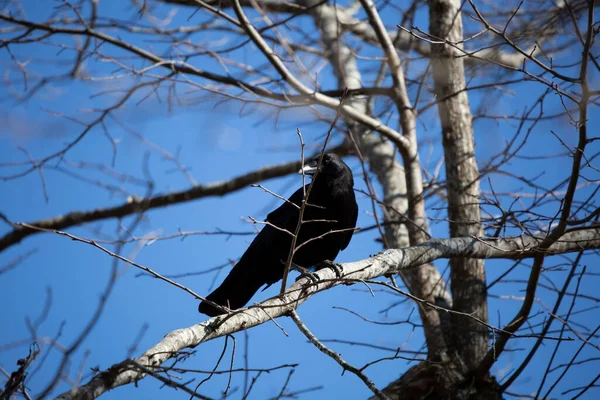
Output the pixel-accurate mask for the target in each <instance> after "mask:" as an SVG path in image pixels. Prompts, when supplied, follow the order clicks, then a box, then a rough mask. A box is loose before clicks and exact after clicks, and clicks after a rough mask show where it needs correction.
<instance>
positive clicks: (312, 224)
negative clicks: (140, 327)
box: [198, 153, 358, 317]
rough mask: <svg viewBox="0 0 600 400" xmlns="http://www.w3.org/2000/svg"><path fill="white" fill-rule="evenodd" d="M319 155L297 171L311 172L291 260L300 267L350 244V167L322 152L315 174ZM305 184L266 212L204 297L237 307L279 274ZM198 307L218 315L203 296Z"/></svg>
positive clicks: (353, 211) (353, 214) (353, 212)
mask: <svg viewBox="0 0 600 400" xmlns="http://www.w3.org/2000/svg"><path fill="white" fill-rule="evenodd" d="M319 159H320V156H316V157H314V158H313V159H311V160H310V161H309V162H308V163H307V164H306V165H304V166H303V168H302V169H301V170H300V171H299V173H304V174H306V175H312V176H313V181H314V182H313V186H312V189H311V191H310V195H309V197H308V201H307V203H306V206H305V209H304V214H303V218H302V220H303V223H302V225H301V228H300V231H299V233H298V238H297V240H296V249H297V250H296V252H295V254H294V257H293V259H292V265H293V266H299V267H301V268H300V269H307V268H311V267H317V266H318V265H319V264H321V263H323V262H325V261H333V260H334V259H335V257H336V256H337V255H338V253H339V252H340V250H344V249H345V248H346V247H347V246H348V244H349V243H350V239H351V238H352V234H353V233H354V228H355V227H356V219H357V218H358V205H357V204H356V197H355V196H354V189H353V186H354V179H353V177H352V171H351V170H350V168H348V166H347V165H346V164H345V163H344V162H343V161H342V159H341V158H340V157H338V156H337V155H335V154H332V153H326V154H324V155H323V160H322V162H321V166H320V169H319V171H318V174H316V175H315V173H316V172H317V169H318V165H319ZM309 186H310V185H308V184H307V185H306V186H304V187H303V188H300V189H298V190H297V191H296V192H295V193H294V194H293V195H292V197H290V198H289V200H288V201H286V202H284V203H283V204H282V205H281V206H280V207H279V208H277V209H276V210H274V211H272V212H271V213H270V214H269V215H267V224H266V225H265V227H264V228H263V229H262V230H261V231H260V233H259V234H258V235H256V237H255V238H254V240H253V241H252V243H251V244H250V246H249V247H248V249H247V250H246V252H245V253H244V255H243V256H242V258H240V260H239V261H238V263H237V264H236V265H235V266H234V267H233V269H232V270H231V272H230V273H229V275H228V276H227V277H226V278H225V280H224V281H223V283H222V284H221V286H219V287H218V288H217V289H215V290H214V291H213V292H212V293H211V294H209V295H208V296H207V297H206V298H207V299H208V300H210V301H212V302H214V303H217V304H219V305H222V306H226V307H228V308H230V309H237V308H241V307H243V306H244V305H246V303H248V301H250V299H251V298H252V296H253V295H254V294H255V293H256V292H257V291H258V289H260V287H261V286H263V285H265V284H266V285H267V287H268V286H270V285H272V284H274V283H275V282H277V281H279V280H280V279H282V278H283V273H284V270H285V264H286V261H287V259H288V255H289V251H290V247H291V245H292V236H291V235H290V234H289V233H288V232H291V233H294V232H295V230H296V225H297V223H298V219H299V213H300V209H299V208H300V207H301V205H302V200H303V198H304V193H305V191H306V193H308V188H309ZM286 231H287V232H286ZM198 311H200V312H201V313H203V314H206V315H208V316H211V317H212V316H216V315H220V314H224V312H223V311H222V310H219V309H217V307H214V306H212V305H210V304H208V303H207V302H206V301H203V302H201V303H200V305H199V307H198Z"/></svg>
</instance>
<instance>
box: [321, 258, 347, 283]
mask: <svg viewBox="0 0 600 400" xmlns="http://www.w3.org/2000/svg"><path fill="white" fill-rule="evenodd" d="M323 268H331V269H332V270H333V272H334V273H335V276H336V277H337V278H338V279H339V278H341V277H342V276H343V275H344V267H343V266H342V264H338V263H336V262H333V261H329V260H325V261H321V262H320V263H319V264H317V271H318V270H320V269H323Z"/></svg>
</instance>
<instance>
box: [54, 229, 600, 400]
mask: <svg viewBox="0 0 600 400" xmlns="http://www.w3.org/2000/svg"><path fill="white" fill-rule="evenodd" d="M544 240H545V237H544V236H523V237H510V238H504V239H489V238H451V239H435V240H430V241H428V242H425V243H421V244H418V245H416V246H412V247H408V248H406V249H390V250H386V251H383V252H381V253H379V254H377V255H376V256H374V257H371V258H368V259H364V260H360V261H355V262H350V263H345V264H340V265H341V267H342V268H343V276H342V279H336V274H335V272H334V271H333V270H331V269H328V268H325V269H321V270H319V271H317V272H316V274H317V275H318V276H319V278H320V280H319V281H318V282H317V283H314V284H310V285H308V283H309V282H310V281H309V279H308V278H303V279H300V280H299V281H297V282H296V283H295V284H294V285H292V286H291V287H290V288H289V289H288V290H287V291H286V292H285V293H284V294H283V295H281V296H277V297H273V298H271V299H268V300H266V301H264V302H262V303H260V304H258V305H256V306H252V307H249V308H246V309H242V310H238V311H234V312H232V313H230V314H227V315H223V316H219V317H215V318H211V319H209V320H207V321H205V322H202V323H200V324H197V325H193V326H191V327H188V328H183V329H178V330H175V331H172V332H170V333H168V334H167V335H166V336H165V337H164V338H163V339H162V340H161V341H160V342H159V343H157V344H156V345H155V346H153V347H152V348H150V349H149V350H147V351H146V352H145V353H144V354H142V355H141V356H140V357H139V358H137V359H136V360H135V363H137V364H139V365H142V366H144V367H147V368H150V369H152V368H155V367H157V366H159V365H161V364H162V363H164V362H165V361H166V360H168V359H170V358H172V357H174V356H176V355H177V353H178V352H179V351H181V350H182V349H185V348H187V347H196V346H198V345H199V344H201V343H204V342H207V341H209V340H213V339H216V338H219V337H222V336H225V335H229V334H232V333H235V332H239V331H241V330H245V329H248V328H251V327H254V326H257V325H260V324H263V323H265V322H269V321H271V320H272V319H273V318H277V317H280V316H283V315H287V314H288V313H289V312H290V311H292V310H295V309H296V308H297V307H298V306H299V305H300V304H301V303H303V302H304V301H306V300H307V299H308V298H309V297H310V296H312V295H313V294H315V293H317V292H319V291H322V290H326V289H329V288H331V287H334V286H337V285H340V284H345V283H347V281H345V280H344V278H347V279H351V280H354V281H364V280H368V279H373V278H376V277H380V276H382V275H388V274H395V273H398V272H399V271H401V270H406V269H409V268H414V267H416V266H419V265H421V264H423V263H430V262H432V261H434V260H437V259H443V258H444V259H447V258H451V257H472V258H513V259H516V258H529V257H533V256H535V255H536V254H539V253H538V244H540V243H542V242H544ZM599 248H600V226H597V225H596V226H592V227H588V228H585V229H578V230H572V231H570V232H568V233H566V234H565V235H563V236H562V237H560V238H559V240H557V241H556V242H555V243H554V244H552V245H551V246H550V247H549V248H548V249H547V250H546V251H545V254H547V255H550V254H563V253H567V252H575V251H581V250H584V249H599ZM144 376H145V374H144V373H143V372H141V371H140V370H139V369H132V367H131V361H130V360H124V361H123V362H121V363H119V364H115V365H113V366H112V367H110V368H109V369H108V370H106V371H103V372H101V373H99V374H98V375H96V376H95V377H93V378H92V379H91V380H90V381H89V382H88V383H86V384H84V385H82V386H80V387H76V388H74V389H73V390H70V391H68V392H65V393H63V394H61V395H59V396H58V397H57V398H58V399H61V400H66V399H93V398H96V397H99V396H100V395H102V394H103V393H105V392H106V391H108V390H111V389H114V388H116V387H118V386H122V385H126V384H129V383H133V382H137V381H138V380H140V379H142V378H144Z"/></svg>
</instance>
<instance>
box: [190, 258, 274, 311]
mask: <svg viewBox="0 0 600 400" xmlns="http://www.w3.org/2000/svg"><path fill="white" fill-rule="evenodd" d="M248 258H250V257H242V259H241V260H240V261H239V262H238V263H237V264H236V265H235V267H233V269H232V270H231V272H230V273H229V275H227V278H225V280H224V281H223V283H222V284H221V286H219V287H218V288H216V289H215V290H214V291H213V292H212V293H211V294H209V295H208V296H207V297H206V299H207V300H210V301H212V302H214V303H217V304H219V305H222V306H225V307H228V308H230V309H232V310H235V309H238V308H241V307H243V306H245V305H246V303H248V302H249V301H250V299H251V298H252V296H254V293H256V292H257V291H258V289H260V287H261V286H262V285H264V284H265V279H264V277H263V276H261V274H260V271H256V269H257V267H258V268H260V267H261V266H260V265H256V264H255V263H254V262H252V263H250V260H248ZM198 311H200V312H201V313H203V314H206V315H208V316H210V317H214V316H217V315H221V314H224V312H223V311H221V310H219V309H218V308H217V307H214V306H212V305H210V304H208V303H207V302H206V301H203V302H201V303H200V305H199V306H198Z"/></svg>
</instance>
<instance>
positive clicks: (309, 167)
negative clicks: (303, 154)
mask: <svg viewBox="0 0 600 400" xmlns="http://www.w3.org/2000/svg"><path fill="white" fill-rule="evenodd" d="M318 164H319V160H310V161H309V162H308V164H305V165H304V167H302V168H300V170H299V171H298V173H299V174H304V175H314V173H315V172H317V165H318Z"/></svg>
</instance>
